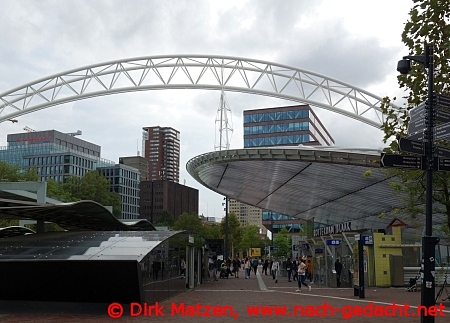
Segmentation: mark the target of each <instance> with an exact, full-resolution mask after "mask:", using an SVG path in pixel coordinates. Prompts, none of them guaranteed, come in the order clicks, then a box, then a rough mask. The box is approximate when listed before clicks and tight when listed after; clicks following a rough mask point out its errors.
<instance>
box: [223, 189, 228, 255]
mask: <svg viewBox="0 0 450 323" xmlns="http://www.w3.org/2000/svg"><path fill="white" fill-rule="evenodd" d="M227 259H228V196H225V247H224V256H223V260H224V261H225V262H226V261H227Z"/></svg>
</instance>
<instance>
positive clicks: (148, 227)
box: [0, 194, 156, 238]
mask: <svg viewBox="0 0 450 323" xmlns="http://www.w3.org/2000/svg"><path fill="white" fill-rule="evenodd" d="M1 195H2V194H0V196H1ZM0 220H44V221H48V222H53V223H56V224H58V225H59V226H60V227H62V228H63V229H66V230H69V231H72V230H78V231H79V230H96V231H115V230H120V231H154V230H156V228H155V226H154V225H153V224H152V223H150V222H149V221H147V220H140V219H139V220H136V221H132V222H127V223H124V222H122V221H120V220H118V219H117V218H116V217H115V216H114V215H113V214H112V213H111V212H109V211H108V209H106V208H105V207H104V206H102V205H101V204H99V203H97V202H94V201H79V202H73V203H62V204H57V205H53V204H41V203H36V202H32V201H24V200H16V199H13V200H11V199H5V198H0ZM13 232H15V233H20V231H18V230H10V231H4V232H3V233H2V232H0V238H1V237H2V236H10V235H11V233H13Z"/></svg>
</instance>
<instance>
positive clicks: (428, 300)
mask: <svg viewBox="0 0 450 323" xmlns="http://www.w3.org/2000/svg"><path fill="white" fill-rule="evenodd" d="M411 60H412V61H416V62H419V63H422V64H423V65H424V67H425V68H427V69H428V96H427V101H426V106H425V109H426V114H425V124H426V131H425V139H426V141H425V160H426V181H427V182H426V195H425V236H423V237H422V253H423V268H422V269H423V279H422V289H421V305H422V306H425V307H426V311H428V309H429V308H430V307H431V306H435V305H436V304H435V281H434V272H435V260H434V256H435V253H434V250H435V247H436V244H437V242H438V241H439V239H438V238H436V237H432V231H433V227H432V225H433V223H432V217H433V209H432V207H433V167H434V166H433V152H434V142H433V137H434V106H433V91H434V90H433V83H434V75H433V74H434V62H433V46H432V45H425V55H419V56H404V57H403V59H402V60H400V61H399V62H398V65H397V71H399V72H400V73H402V74H408V73H409V71H410V70H411ZM426 311H421V322H422V323H434V316H431V315H427V314H428V313H425V312H426Z"/></svg>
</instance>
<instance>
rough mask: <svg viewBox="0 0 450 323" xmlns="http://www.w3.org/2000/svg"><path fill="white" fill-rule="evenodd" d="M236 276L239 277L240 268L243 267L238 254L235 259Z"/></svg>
mask: <svg viewBox="0 0 450 323" xmlns="http://www.w3.org/2000/svg"><path fill="white" fill-rule="evenodd" d="M233 268H234V278H239V269H241V260H240V259H239V257H238V255H236V256H235V257H234V259H233Z"/></svg>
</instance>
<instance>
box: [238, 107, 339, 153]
mask: <svg viewBox="0 0 450 323" xmlns="http://www.w3.org/2000/svg"><path fill="white" fill-rule="evenodd" d="M300 144H301V145H305V146H306V145H308V146H331V145H334V140H333V138H332V137H331V136H330V134H329V133H328V131H327V130H326V129H325V128H324V126H323V125H322V123H321V122H320V120H319V119H318V118H317V116H316V114H315V113H314V111H313V110H312V109H311V107H310V106H309V105H295V106H288V107H277V108H268V109H258V110H246V111H244V148H250V147H270V146H298V145H300Z"/></svg>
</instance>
